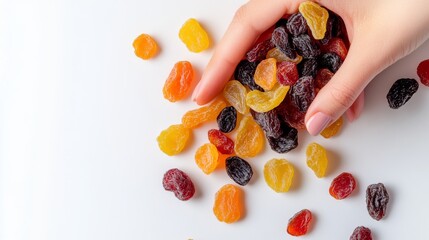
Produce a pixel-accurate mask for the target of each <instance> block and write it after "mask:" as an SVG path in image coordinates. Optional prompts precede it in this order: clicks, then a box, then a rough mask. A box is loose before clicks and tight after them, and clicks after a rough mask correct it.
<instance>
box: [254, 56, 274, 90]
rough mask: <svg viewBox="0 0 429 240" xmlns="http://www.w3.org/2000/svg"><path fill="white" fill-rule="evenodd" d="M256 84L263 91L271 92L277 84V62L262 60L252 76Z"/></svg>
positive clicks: (272, 59)
mask: <svg viewBox="0 0 429 240" xmlns="http://www.w3.org/2000/svg"><path fill="white" fill-rule="evenodd" d="M253 77H254V79H255V82H256V84H258V85H259V86H260V87H262V89H264V90H265V91H269V90H271V89H272V88H273V87H274V85H276V83H277V61H276V59H274V58H268V59H264V60H262V61H261V62H260V63H259V64H258V66H257V67H256V71H255V75H254V76H253Z"/></svg>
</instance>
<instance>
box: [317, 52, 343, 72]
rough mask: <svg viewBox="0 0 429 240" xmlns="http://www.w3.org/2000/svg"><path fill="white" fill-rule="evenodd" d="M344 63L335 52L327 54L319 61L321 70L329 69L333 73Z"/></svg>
mask: <svg viewBox="0 0 429 240" xmlns="http://www.w3.org/2000/svg"><path fill="white" fill-rule="evenodd" d="M342 63H343V62H342V61H341V58H340V57H339V56H338V55H337V54H336V53H333V52H328V53H325V54H323V55H322V56H321V57H320V59H319V64H320V68H328V69H329V70H330V71H331V72H333V73H336V72H337V71H338V69H339V68H340V67H341V64H342Z"/></svg>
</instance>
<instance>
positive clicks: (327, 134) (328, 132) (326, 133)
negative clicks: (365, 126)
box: [320, 117, 343, 138]
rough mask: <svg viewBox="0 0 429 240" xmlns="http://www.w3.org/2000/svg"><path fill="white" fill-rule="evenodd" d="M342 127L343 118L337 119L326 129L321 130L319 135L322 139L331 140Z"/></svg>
mask: <svg viewBox="0 0 429 240" xmlns="http://www.w3.org/2000/svg"><path fill="white" fill-rule="evenodd" d="M342 126H343V117H339V118H338V119H337V121H335V122H333V123H332V124H331V125H329V126H328V127H327V128H325V129H323V131H322V132H321V133H320V135H322V136H323V137H324V138H331V137H333V136H335V135H337V134H338V132H339V131H340V130H341V127H342Z"/></svg>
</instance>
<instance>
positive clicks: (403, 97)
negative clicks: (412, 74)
mask: <svg viewBox="0 0 429 240" xmlns="http://www.w3.org/2000/svg"><path fill="white" fill-rule="evenodd" d="M418 88H419V83H418V82H417V80H415V79H412V78H401V79H399V80H397V81H396V82H395V83H393V85H392V87H391V88H390V89H389V92H388V93H387V96H386V98H387V102H388V103H389V106H390V108H393V109H398V108H400V107H402V106H403V105H404V104H405V103H407V102H408V100H410V98H411V97H412V96H413V95H414V93H416V92H417V90H418Z"/></svg>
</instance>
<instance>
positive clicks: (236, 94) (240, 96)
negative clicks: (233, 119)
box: [223, 80, 249, 114]
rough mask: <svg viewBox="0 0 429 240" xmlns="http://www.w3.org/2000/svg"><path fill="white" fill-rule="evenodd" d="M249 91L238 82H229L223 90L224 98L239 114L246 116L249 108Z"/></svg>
mask: <svg viewBox="0 0 429 240" xmlns="http://www.w3.org/2000/svg"><path fill="white" fill-rule="evenodd" d="M246 94H247V89H246V87H244V86H243V84H241V83H240V82H239V81H237V80H231V81H228V82H227V83H226V85H225V88H224V89H223V96H224V97H225V99H226V100H227V101H228V102H229V104H231V106H233V107H234V108H235V109H236V110H237V111H238V112H239V113H241V114H246V113H248V112H249V107H248V106H247V105H246Z"/></svg>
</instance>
